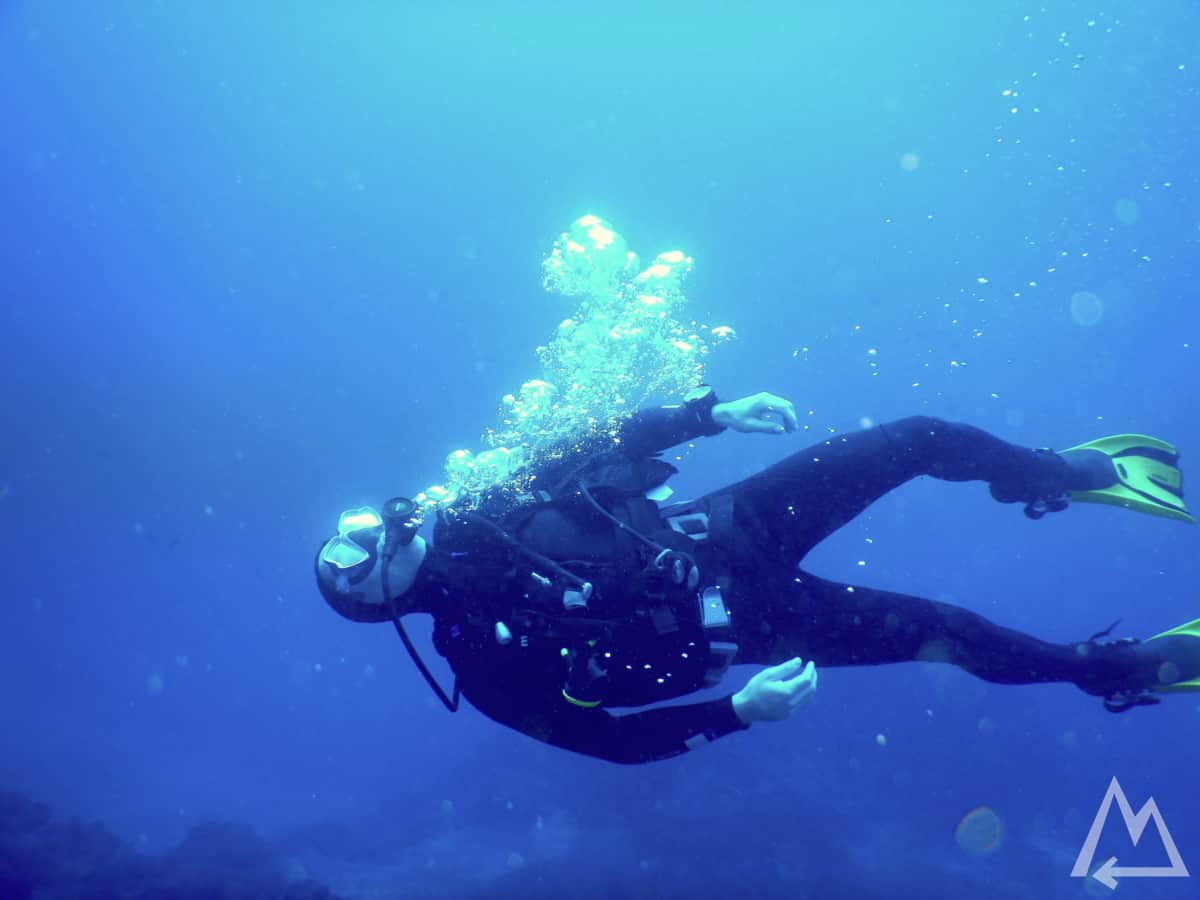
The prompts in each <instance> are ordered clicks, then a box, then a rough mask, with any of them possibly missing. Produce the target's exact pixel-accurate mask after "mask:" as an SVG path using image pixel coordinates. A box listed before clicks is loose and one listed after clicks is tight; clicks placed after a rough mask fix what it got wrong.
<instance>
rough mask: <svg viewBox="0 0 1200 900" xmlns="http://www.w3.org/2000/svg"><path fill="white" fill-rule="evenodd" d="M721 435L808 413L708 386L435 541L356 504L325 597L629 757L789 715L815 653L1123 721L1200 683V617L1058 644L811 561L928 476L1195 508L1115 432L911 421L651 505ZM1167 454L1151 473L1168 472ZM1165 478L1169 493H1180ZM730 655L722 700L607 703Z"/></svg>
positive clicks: (1052, 506) (1019, 497)
mask: <svg viewBox="0 0 1200 900" xmlns="http://www.w3.org/2000/svg"><path fill="white" fill-rule="evenodd" d="M725 428H733V429H735V430H738V431H743V432H768V433H783V432H787V431H794V430H795V428H796V417H795V412H794V410H793V408H792V405H791V404H790V403H789V402H788V401H786V400H784V399H782V398H779V397H776V396H774V395H771V394H756V395H753V396H751V397H746V398H743V399H741V400H737V401H732V402H728V403H720V402H718V401H717V398H716V396H715V395H714V394H713V393H712V392H711V390H708V389H707V388H705V389H702V390H699V391H697V392H694V394H693V395H689V398H688V400H687V402H685V403H684V404H682V405H679V406H673V407H662V408H658V409H650V410H644V411H642V412H640V413H638V414H637V415H635V416H633V417H631V418H630V419H629V420H628V421H626V422H625V423H624V424H623V425H622V427H621V428H620V431H619V433H618V434H617V435H616V437H615V438H613V439H612V440H606V441H605V442H604V443H603V444H602V445H599V444H597V445H594V446H592V447H590V448H589V449H588V450H587V451H586V452H585V451H580V452H578V453H575V454H568V455H566V456H564V457H563V458H561V459H560V460H558V461H557V462H555V463H553V464H550V463H547V464H546V465H545V466H544V467H543V468H542V469H539V470H538V472H537V476H536V478H535V479H534V480H533V483H532V486H531V487H530V488H529V489H528V491H527V492H526V493H525V494H523V495H521V496H513V495H512V494H511V493H509V494H502V493H496V494H493V495H492V496H489V497H485V498H484V499H483V500H482V501H481V502H480V503H479V504H478V506H476V507H475V508H473V509H471V510H462V509H456V508H454V507H451V508H449V509H447V510H443V511H441V512H439V513H438V521H437V523H436V526H435V529H434V540H433V543H432V544H426V542H425V541H424V540H423V539H422V538H420V537H419V536H417V535H416V530H417V528H418V527H419V524H420V520H419V515H418V513H417V511H416V510H415V507H414V506H413V505H412V504H411V503H408V502H405V501H402V500H400V499H397V500H396V501H389V504H388V505H387V506H385V508H384V513H383V515H382V516H381V515H380V514H378V513H376V512H375V511H374V510H372V509H370V508H368V507H364V508H362V509H359V510H351V511H348V512H346V513H343V515H342V518H341V520H340V521H339V527H338V535H337V536H335V537H334V538H331V539H330V540H329V541H328V542H327V543H326V544H325V546H324V547H323V548H322V550H321V553H320V554H319V556H318V559H317V577H318V583H319V585H320V588H321V591H322V594H323V595H324V596H325V598H326V600H327V601H328V602H329V603H330V605H331V606H333V608H334V609H335V610H337V611H338V612H339V613H341V614H342V615H343V616H345V617H347V618H350V619H353V620H355V621H362V622H382V621H394V622H395V624H396V627H397V630H399V631H400V633H401V636H402V637H403V638H404V640H405V643H406V645H408V647H409V651H410V653H412V654H413V656H414V659H415V660H416V661H417V663H418V666H420V667H421V669H422V672H423V673H424V674H425V675H426V678H427V679H428V680H429V681H430V683H431V685H433V686H434V688H435V690H437V692H438V694H439V696H441V698H442V700H443V702H445V703H446V705H447V706H449V707H450V708H452V709H453V708H455V707H456V706H457V702H458V694H459V691H461V693H462V695H463V696H465V697H466V698H467V699H468V700H469V701H470V702H471V703H472V705H474V706H475V707H476V708H478V709H479V710H480V711H481V712H483V713H484V714H485V715H487V716H489V717H490V718H492V719H494V720H496V721H497V722H500V723H502V724H504V725H508V726H509V727H512V728H515V729H517V730H519V731H522V732H524V733H526V734H528V735H530V736H531V737H534V738H537V739H538V740H542V741H546V742H548V743H550V744H554V745H556V746H559V747H564V748H567V749H570V750H574V751H577V752H580V753H585V754H589V755H592V756H597V757H600V758H603V759H607V760H611V761H614V762H623V763H637V762H646V761H650V760H657V759H664V758H667V757H671V756H675V755H678V754H680V753H684V752H686V751H688V750H690V749H694V748H696V747H698V746H701V745H703V744H704V743H706V742H708V741H711V740H714V739H716V738H718V737H721V736H723V735H727V734H730V733H731V732H734V731H738V730H742V729H745V728H747V727H749V725H750V723H751V722H753V721H756V720H773V719H782V718H786V717H787V716H788V715H789V714H790V713H791V711H792V710H793V709H795V708H796V707H798V706H800V705H801V704H802V703H803V702H804V701H806V700H807V699H808V698H809V697H810V696H811V695H812V693H813V692H814V691H815V689H816V684H817V675H816V669H815V668H814V664H815V665H816V666H822V667H823V666H849V665H879V664H882V663H896V662H906V661H910V660H925V661H935V662H948V663H952V664H954V665H957V666H959V667H961V668H963V669H965V670H967V671H968V672H971V673H972V674H974V675H977V676H978V677H980V678H983V679H986V680H988V681H993V682H998V683H1004V684H1029V683H1035V682H1068V683H1071V684H1075V685H1077V686H1078V687H1080V688H1081V689H1083V690H1084V691H1086V692H1088V693H1090V694H1093V695H1096V696H1099V697H1103V698H1106V700H1105V702H1106V705H1107V706H1108V708H1109V709H1112V710H1114V711H1121V710H1124V709H1128V708H1130V707H1132V706H1136V705H1144V704H1149V703H1154V702H1157V699H1156V698H1154V697H1153V695H1152V694H1151V691H1155V690H1165V689H1180V690H1191V689H1200V639H1198V638H1200V630H1198V629H1197V626H1200V622H1198V623H1191V625H1189V626H1183V627H1181V628H1179V629H1174V630H1173V631H1172V632H1167V633H1165V634H1164V635H1159V636H1158V637H1156V638H1154V639H1151V640H1148V641H1145V642H1139V641H1115V642H1102V641H1100V640H1098V638H1101V637H1103V636H1104V635H1097V636H1095V637H1093V638H1092V639H1090V640H1087V641H1083V642H1079V643H1075V644H1066V645H1062V644H1051V643H1047V642H1045V641H1041V640H1038V639H1037V638H1034V637H1032V636H1030V635H1027V634H1022V633H1020V632H1017V631H1013V630H1010V629H1007V628H1002V627H1000V626H998V625H995V624H993V623H991V622H989V621H988V620H986V619H984V618H983V617H981V616H979V615H976V614H975V613H973V612H970V611H968V610H966V609H962V608H959V607H955V606H951V605H949V604H945V603H940V602H937V601H933V600H926V599H922V598H919V597H912V596H907V595H904V594H896V593H891V592H887V591H880V590H875V589H873V588H868V587H861V586H857V585H847V584H837V583H834V582H830V581H827V580H825V579H822V578H818V577H816V576H814V575H811V574H809V573H807V572H805V571H804V570H803V569H800V568H799V567H798V564H799V563H800V562H801V561H802V560H803V558H804V557H805V555H806V554H807V553H808V551H809V550H811V549H812V548H813V547H814V546H815V545H816V544H817V543H818V542H820V541H821V540H822V539H824V538H825V537H826V536H828V535H829V534H831V533H832V532H833V531H835V530H837V529H838V528H840V527H841V526H842V525H844V524H846V523H847V522H849V521H850V520H851V519H852V518H854V517H855V516H856V515H858V514H859V513H860V512H862V511H863V510H864V509H865V508H866V507H867V506H869V505H870V504H871V503H872V502H874V501H875V500H876V499H878V498H879V497H881V496H883V495H884V494H886V493H887V492H889V491H891V490H892V489H894V488H896V487H898V486H899V485H901V484H903V483H905V482H906V481H908V480H910V479H912V478H914V477H916V476H918V475H932V476H934V477H935V478H940V479H943V480H946V481H986V482H988V483H989V484H990V486H991V490H992V494H993V496H994V497H996V499H998V500H1001V501H1003V502H1020V503H1024V504H1026V512H1027V514H1029V515H1030V516H1031V517H1034V518H1037V517H1040V516H1041V515H1042V514H1044V513H1045V512H1048V511H1057V510H1060V509H1063V508H1064V507H1065V506H1066V502H1067V499H1068V498H1072V499H1080V500H1098V501H1100V502H1107V503H1118V502H1120V504H1121V505H1124V506H1127V507H1134V508H1138V509H1141V510H1142V511H1147V512H1154V511H1156V512H1158V513H1159V514H1161V515H1170V516H1171V517H1173V518H1188V516H1187V513H1186V509H1185V508H1184V506H1183V502H1182V491H1181V490H1178V488H1179V482H1178V480H1177V479H1176V481H1175V483H1174V485H1168V487H1169V488H1170V490H1169V491H1167V492H1166V493H1165V494H1162V496H1157V495H1155V492H1154V491H1153V490H1150V489H1149V488H1147V489H1146V490H1142V489H1141V488H1140V487H1139V485H1138V483H1137V482H1136V480H1135V479H1133V478H1132V477H1127V476H1130V472H1129V471H1127V470H1126V465H1125V463H1122V462H1121V460H1120V459H1119V458H1118V454H1117V453H1116V452H1115V451H1113V452H1108V450H1111V449H1112V448H1111V447H1109V448H1108V450H1105V449H1102V448H1101V447H1100V446H1099V443H1100V442H1094V445H1095V446H1093V445H1082V446H1081V447H1080V448H1074V449H1073V450H1072V451H1064V452H1062V453H1054V452H1051V451H1049V450H1031V449H1026V448H1022V447H1017V446H1014V445H1011V444H1008V443H1006V442H1004V441H1002V440H1000V439H998V438H996V437H993V436H992V435H990V434H987V433H986V432H983V431H980V430H979V429H976V428H973V427H970V426H967V425H961V424H954V423H949V422H944V421H941V420H938V419H933V418H927V417H913V418H908V419H902V420H900V421H897V422H892V423H888V424H886V425H880V426H877V427H874V428H871V429H867V430H864V431H860V432H856V433H854V434H848V435H845V436H843V437H837V438H831V439H829V440H827V441H824V442H822V443H820V444H818V445H816V446H815V447H811V448H809V449H807V450H804V451H801V452H799V453H796V454H793V455H792V456H789V457H788V458H786V459H784V460H783V461H781V462H779V463H777V464H775V465H774V466H771V467H770V468H768V469H766V470H765V471H763V472H760V473H759V474H757V475H753V476H751V477H749V478H747V479H745V480H743V481H741V482H738V483H737V484H734V485H732V486H729V487H725V488H722V489H720V490H717V491H714V492H712V493H710V494H708V495H706V496H704V497H701V498H700V499H698V500H695V501H691V502H688V503H683V504H673V505H660V504H657V503H655V502H654V501H653V500H651V499H648V497H647V495H648V494H649V495H650V496H653V495H654V493H655V490H656V489H658V488H661V487H662V485H663V484H664V482H665V481H666V480H667V478H669V477H670V475H671V474H673V473H674V472H675V471H676V470H675V469H674V467H673V466H671V465H670V464H669V463H666V462H665V461H663V460H661V459H659V458H658V454H659V453H660V452H661V451H663V450H665V449H666V448H668V447H671V446H674V445H676V444H679V443H682V442H684V441H687V440H690V439H692V438H696V437H699V436H702V435H715V434H717V433H719V432H721V431H723V430H725ZM1122 437H1130V436H1122ZM1104 440H1107V441H1114V440H1116V439H1104ZM1146 442H1149V443H1150V444H1151V449H1147V448H1146V447H1144V446H1142V445H1141V444H1139V445H1138V447H1139V448H1140V449H1139V451H1138V452H1139V453H1140V454H1141V456H1138V457H1137V458H1136V459H1135V458H1134V456H1133V455H1128V454H1127V456H1126V458H1125V459H1126V463H1128V466H1129V467H1131V468H1132V467H1133V465H1134V463H1135V462H1136V461H1137V459H1142V458H1143V457H1145V458H1150V457H1151V456H1153V452H1158V451H1154V449H1153V448H1154V447H1158V446H1159V445H1160V444H1161V447H1167V448H1169V449H1170V450H1171V451H1173V448H1170V445H1166V444H1162V443H1161V442H1154V439H1149V438H1147V439H1143V443H1146ZM1127 443H1128V442H1127ZM1161 447H1160V448H1159V450H1161ZM1152 451H1153V452H1152ZM1131 452H1132V451H1130V453H1131ZM1161 452H1162V453H1163V454H1164V455H1163V456H1162V458H1158V457H1155V459H1156V460H1157V462H1155V464H1156V465H1159V464H1161V466H1165V467H1166V469H1169V470H1170V471H1171V472H1175V473H1176V475H1177V474H1178V470H1177V469H1175V468H1174V462H1175V459H1174V458H1167V455H1166V451H1161ZM1152 461H1153V460H1152ZM1148 464H1149V463H1148ZM1157 471H1158V476H1156V477H1157V481H1155V482H1154V483H1155V484H1158V485H1159V486H1160V487H1161V483H1162V482H1164V481H1167V482H1169V481H1170V480H1171V479H1170V472H1167V475H1166V477H1164V476H1163V474H1162V473H1163V472H1164V471H1166V470H1165V469H1159V470H1157ZM1147 485H1150V482H1149V481H1148V482H1147ZM1145 486H1146V485H1143V487H1145ZM1127 487H1128V488H1130V490H1132V491H1134V493H1131V494H1129V499H1125V500H1123V501H1122V500H1121V495H1120V493H1119V490H1118V489H1120V490H1125V489H1126V488H1127ZM1139 498H1141V499H1139ZM1146 498H1149V499H1146ZM1151 501H1153V502H1154V503H1161V504H1163V505H1164V506H1171V507H1172V508H1173V509H1174V510H1175V512H1170V511H1162V510H1156V509H1152V508H1150V506H1151V505H1152V503H1151ZM411 612H426V613H430V614H432V615H433V617H434V623H435V624H434V644H435V646H436V648H437V650H438V652H440V653H441V654H442V655H443V656H444V657H445V658H446V659H447V660H448V662H449V664H450V667H451V669H452V670H453V672H454V674H455V692H454V698H453V700H451V699H450V698H448V697H446V695H445V694H444V693H443V692H442V691H441V689H440V688H439V687H437V685H436V683H435V682H434V681H433V679H432V677H431V676H430V675H429V673H428V671H427V670H425V668H424V666H423V664H421V662H420V660H419V658H418V657H417V656H416V654H415V650H414V649H413V648H412V645H411V642H409V641H408V638H407V635H406V634H405V633H404V631H403V627H402V625H401V624H400V617H401V616H402V615H405V614H408V613H411ZM805 660H806V661H807V662H804V661H805ZM734 661H736V662H738V663H753V664H757V665H762V666H767V667H769V668H766V669H764V670H763V671H761V672H759V673H758V674H756V675H755V676H754V677H753V678H752V679H751V680H750V681H749V682H748V683H747V684H746V686H745V687H743V688H742V689H741V690H740V691H738V692H737V693H734V694H730V695H726V696H724V697H722V698H720V699H717V700H709V701H705V702H700V703H692V704H688V705H674V706H660V707H657V708H654V709H649V710H642V711H638V712H629V713H624V714H614V713H612V712H609V710H610V709H621V708H633V707H643V706H647V705H649V704H654V703H658V702H659V701H663V700H670V699H674V698H679V697H683V696H685V695H687V694H690V693H692V692H694V691H696V690H698V689H700V688H702V687H705V686H709V685H713V684H716V683H717V682H718V681H719V680H720V678H721V676H722V674H723V673H724V670H725V669H726V668H727V667H728V666H729V664H730V663H731V662H734Z"/></svg>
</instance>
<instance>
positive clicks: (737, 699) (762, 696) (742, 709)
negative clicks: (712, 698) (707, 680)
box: [733, 656, 817, 725]
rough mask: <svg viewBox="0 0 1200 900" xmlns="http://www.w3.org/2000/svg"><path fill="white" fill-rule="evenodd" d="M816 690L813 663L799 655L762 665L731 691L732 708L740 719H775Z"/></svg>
mask: <svg viewBox="0 0 1200 900" xmlns="http://www.w3.org/2000/svg"><path fill="white" fill-rule="evenodd" d="M816 692H817V667H816V666H815V665H813V663H812V660H809V661H808V662H807V663H805V662H804V660H802V659H801V658H800V657H798V656H797V657H796V658H795V659H789V660H788V661H787V662H785V663H780V664H779V665H777V666H771V667H770V668H767V669H763V670H762V671H761V672H759V673H758V674H757V675H755V676H754V677H753V678H751V679H750V680H749V681H747V682H746V686H745V687H744V688H742V689H741V690H740V691H738V692H737V693H736V694H734V695H733V711H734V712H735V713H737V717H738V718H739V719H741V720H742V722H743V723H745V724H746V725H749V724H750V723H751V722H779V721H782V720H783V719H786V718H787V717H788V716H790V715H791V714H792V713H793V712H794V711H795V710H797V709H799V708H800V707H801V706H803V705H804V704H806V703H807V702H808V701H809V700H811V699H812V698H813V694H815V693H816Z"/></svg>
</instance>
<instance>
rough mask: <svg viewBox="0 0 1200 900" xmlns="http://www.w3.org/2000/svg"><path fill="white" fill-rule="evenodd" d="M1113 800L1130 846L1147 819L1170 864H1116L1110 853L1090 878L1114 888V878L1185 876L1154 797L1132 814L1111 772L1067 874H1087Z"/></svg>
mask: <svg viewBox="0 0 1200 900" xmlns="http://www.w3.org/2000/svg"><path fill="white" fill-rule="evenodd" d="M1114 800H1115V801H1116V803H1117V808H1118V809H1120V810H1121V818H1122V820H1124V822H1125V830H1126V831H1128V832H1129V840H1130V841H1131V842H1132V843H1133V846H1135V847H1136V846H1137V845H1138V841H1140V840H1141V839H1142V832H1144V831H1145V830H1146V825H1147V823H1149V822H1150V821H1151V820H1153V821H1154V827H1155V828H1157V829H1158V837H1159V840H1161V841H1162V845H1163V849H1164V850H1166V851H1167V861H1168V862H1169V863H1170V865H1169V866H1118V865H1117V858H1116V857H1115V856H1114V857H1112V858H1110V859H1109V860H1108V861H1107V862H1105V863H1104V865H1102V866H1101V867H1100V868H1099V869H1097V870H1096V871H1095V872H1093V873H1092V877H1093V878H1095V879H1096V880H1097V881H1099V882H1100V883H1101V884H1102V885H1104V886H1105V887H1107V888H1108V889H1109V890H1115V889H1116V887H1117V879H1118V878H1187V877H1189V872H1188V870H1187V866H1185V865H1184V864H1183V858H1182V857H1181V856H1180V855H1179V849H1178V848H1177V847H1176V846H1175V841H1174V839H1173V838H1172V837H1171V832H1169V831H1168V830H1167V823H1166V822H1165V821H1163V817H1162V813H1160V812H1159V811H1158V804H1157V803H1155V802H1154V798H1153V797H1151V798H1150V799H1149V800H1147V801H1146V804H1145V806H1143V807H1142V808H1141V809H1140V810H1138V812H1137V813H1134V811H1133V807H1132V806H1130V805H1129V801H1128V800H1127V799H1126V798H1125V792H1124V791H1123V790H1121V782H1119V781H1117V778H1116V776H1115V775H1114V776H1113V780H1112V781H1111V782H1109V785H1108V790H1107V791H1105V793H1104V800H1103V801H1102V802H1101V804H1100V809H1099V810H1098V811H1097V812H1096V818H1095V819H1093V820H1092V828H1091V830H1090V831H1089V832H1088V836H1087V840H1086V841H1084V842H1083V849H1082V850H1080V851H1079V856H1078V857H1077V858H1076V860H1075V868H1073V869H1072V870H1071V877H1072V878H1087V877H1088V873H1089V871H1090V870H1091V868H1092V862H1093V858H1094V857H1095V855H1096V845H1097V844H1099V843H1100V835H1101V833H1102V832H1103V831H1104V823H1105V822H1107V821H1108V813H1109V811H1110V810H1111V809H1112V805H1113V801H1114Z"/></svg>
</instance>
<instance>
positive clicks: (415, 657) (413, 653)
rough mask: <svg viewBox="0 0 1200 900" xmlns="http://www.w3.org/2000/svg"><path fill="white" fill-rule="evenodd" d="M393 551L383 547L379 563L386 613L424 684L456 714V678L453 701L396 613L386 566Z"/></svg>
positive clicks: (456, 678)
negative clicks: (389, 615) (430, 669)
mask: <svg viewBox="0 0 1200 900" xmlns="http://www.w3.org/2000/svg"><path fill="white" fill-rule="evenodd" d="M395 553H396V551H395V549H392V550H391V551H390V552H389V550H388V548H387V547H386V546H385V547H384V552H383V555H382V556H381V557H380V559H379V562H380V564H381V565H382V566H383V568H382V569H381V570H380V572H379V582H380V586H381V587H382V588H383V597H384V599H385V600H386V601H387V605H388V612H390V613H391V614H392V624H393V625H395V626H396V634H398V635H400V640H401V641H402V642H403V643H404V649H405V650H407V651H408V655H409V658H411V659H412V661H413V665H415V666H416V667H417V671H418V672H420V673H421V675H422V677H423V678H424V679H425V682H426V683H427V684H428V685H429V686H430V687H431V688H433V692H434V693H435V694H437V698H438V699H439V700H441V701H442V705H443V706H445V707H446V709H448V710H450V712H458V698H459V690H458V676H455V678H454V699H451V698H449V697H447V696H446V692H445V691H444V690H442V686H441V685H440V684H438V683H437V679H436V678H434V677H433V673H432V672H430V671H429V668H428V667H427V666H426V665H425V660H423V659H421V654H419V653H418V652H417V648H416V647H415V646H413V642H412V638H410V637H409V636H408V632H407V631H405V630H404V625H403V623H401V621H400V614H399V613H398V612H397V611H396V603H395V599H394V598H393V597H392V592H391V588H390V585H389V584H388V580H389V579H388V566H389V565H390V563H391V561H392V557H393V556H394V555H395Z"/></svg>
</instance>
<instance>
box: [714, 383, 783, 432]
mask: <svg viewBox="0 0 1200 900" xmlns="http://www.w3.org/2000/svg"><path fill="white" fill-rule="evenodd" d="M712 419H713V422H715V423H716V424H717V425H720V426H721V427H722V428H732V429H733V430H734V431H743V432H759V433H762V434H783V433H784V432H785V431H795V430H796V429H797V428H798V427H799V425H800V423H799V420H797V418H796V407H794V406H792V401H790V400H784V399H783V398H782V397H778V396H776V395H775V394H768V393H767V392H766V391H759V392H758V393H757V394H751V395H750V396H749V397H743V398H742V399H740V400H730V401H729V402H727V403H718V404H717V405H716V406H714V407H713V408H712Z"/></svg>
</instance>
